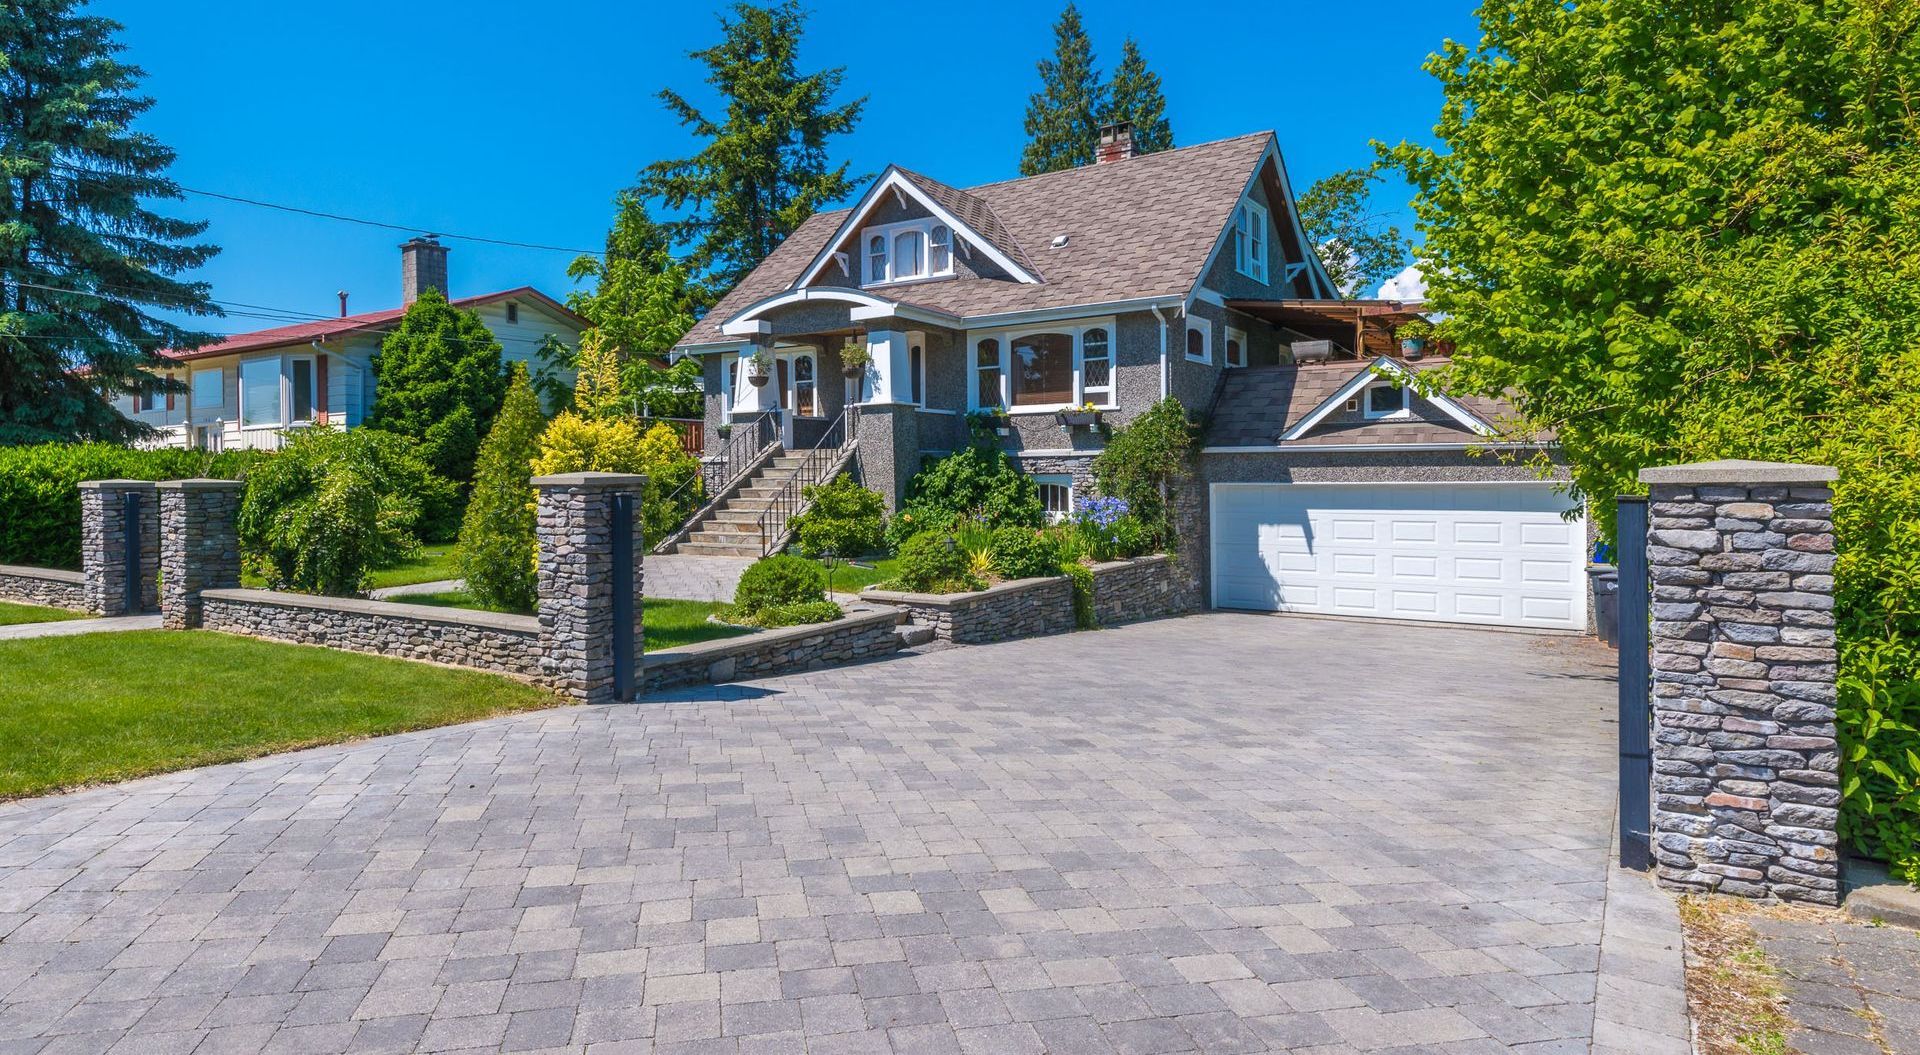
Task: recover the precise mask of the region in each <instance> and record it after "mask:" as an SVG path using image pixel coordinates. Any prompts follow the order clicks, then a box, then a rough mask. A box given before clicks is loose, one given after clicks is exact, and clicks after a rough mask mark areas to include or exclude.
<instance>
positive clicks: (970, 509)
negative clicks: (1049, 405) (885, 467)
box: [887, 444, 1047, 547]
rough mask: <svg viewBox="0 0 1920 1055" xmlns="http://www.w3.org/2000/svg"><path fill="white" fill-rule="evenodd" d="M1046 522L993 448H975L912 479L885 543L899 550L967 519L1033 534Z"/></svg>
mask: <svg viewBox="0 0 1920 1055" xmlns="http://www.w3.org/2000/svg"><path fill="white" fill-rule="evenodd" d="M1046 516H1047V514H1046V509H1045V507H1043V506H1042V505H1041V504H1040V491H1039V488H1038V487H1036V486H1035V485H1034V482H1033V480H1032V479H1031V478H1030V477H1028V476H1027V475H1026V474H1025V473H1022V472H1021V471H1020V470H1019V469H1017V468H1015V467H1014V464H1013V461H1012V459H1010V458H1008V457H1007V456H1006V454H1005V453H1003V452H1002V451H1001V450H1000V449H999V448H997V447H988V446H985V445H980V444H975V445H972V446H968V447H964V448H962V449H960V450H957V451H955V452H953V453H952V454H949V455H947V456H946V457H944V458H938V459H934V460H931V461H928V462H927V463H926V465H925V466H923V467H922V468H921V470H920V471H919V472H918V473H916V474H914V477H913V480H912V482H911V483H909V484H908V485H907V497H906V500H905V502H903V503H902V505H901V509H900V513H899V515H898V516H895V517H894V518H893V520H892V521H891V522H890V523H889V524H888V525H887V539H888V541H889V542H891V543H892V544H893V545H894V546H895V547H899V546H900V545H901V544H902V543H904V542H905V541H906V540H907V539H910V538H912V537H913V536H915V535H918V534H921V533H923V532H928V531H934V532H941V531H950V530H952V528H953V526H954V525H955V524H958V523H960V522H961V521H963V520H969V519H972V520H979V521H982V522H984V523H986V524H988V525H991V526H993V527H1001V526H1004V525H1007V524H1013V525H1016V526H1019V527H1034V528H1037V527H1039V526H1040V525H1041V524H1042V523H1044V522H1045V521H1046Z"/></svg>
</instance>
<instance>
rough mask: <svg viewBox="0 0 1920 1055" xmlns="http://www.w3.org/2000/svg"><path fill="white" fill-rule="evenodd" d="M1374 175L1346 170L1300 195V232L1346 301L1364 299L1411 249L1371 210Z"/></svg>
mask: <svg viewBox="0 0 1920 1055" xmlns="http://www.w3.org/2000/svg"><path fill="white" fill-rule="evenodd" d="M1379 182H1380V175H1379V173H1377V172H1375V171H1374V170H1373V169H1372V168H1352V169H1345V170H1342V171H1340V172H1336V173H1334V174H1333V175H1331V176H1328V177H1326V178H1325V179H1321V180H1316V181H1315V182H1314V184H1313V186H1311V187H1308V188H1307V190H1306V193H1304V194H1302V195H1300V197H1299V199H1298V200H1297V201H1296V203H1295V204H1296V205H1297V206H1298V207H1299V209H1300V226H1302V227H1304V228H1306V231H1307V238H1308V239H1309V240H1310V241H1312V242H1313V243H1314V244H1315V245H1316V246H1318V247H1319V249H1320V261H1321V262H1322V263H1324V264H1326V265H1327V275H1328V277H1330V278H1332V279H1333V284H1334V287H1335V288H1337V289H1338V290H1340V292H1341V294H1342V295H1344V296H1346V297H1348V298H1353V297H1364V296H1369V295H1370V294H1371V291H1372V290H1374V289H1376V288H1378V287H1379V285H1380V283H1381V282H1383V281H1385V280H1386V279H1387V278H1388V277H1390V276H1392V275H1393V274H1395V273H1396V272H1398V271H1399V270H1400V269H1401V268H1403V267H1405V266H1406V263H1407V254H1408V253H1409V252H1410V251H1411V249H1412V246H1413V243H1412V242H1411V241H1410V240H1409V239H1408V238H1407V237H1406V236H1405V235H1403V234H1401V233H1400V228H1399V227H1397V226H1395V225H1393V224H1391V223H1388V222H1387V221H1386V219H1385V217H1383V216H1382V215H1381V214H1380V213H1379V212H1377V211H1375V210H1374V208H1373V189H1374V185H1375V184H1377V183H1379Z"/></svg>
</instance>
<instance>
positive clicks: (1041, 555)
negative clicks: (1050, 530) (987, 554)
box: [993, 525, 1060, 579]
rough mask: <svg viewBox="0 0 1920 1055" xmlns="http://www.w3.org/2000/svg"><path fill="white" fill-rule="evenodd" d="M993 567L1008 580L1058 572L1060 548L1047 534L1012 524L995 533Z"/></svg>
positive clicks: (1056, 573)
mask: <svg viewBox="0 0 1920 1055" xmlns="http://www.w3.org/2000/svg"><path fill="white" fill-rule="evenodd" d="M993 566H994V569H995V570H996V571H998V572H999V573H1000V574H1001V575H1002V576H1004V577H1005V578H1008V579H1031V578H1034V577H1036V576H1041V575H1058V574H1059V573H1060V551H1059V549H1058V548H1056V547H1055V546H1054V544H1053V540H1052V539H1051V538H1050V537H1048V536H1047V535H1046V534H1045V533H1043V532H1040V531H1036V530H1034V529H1033V528H1023V527H1013V526H1011V525H1009V526H1007V527H1003V528H1000V529H999V530H997V531H995V532H994V533H993Z"/></svg>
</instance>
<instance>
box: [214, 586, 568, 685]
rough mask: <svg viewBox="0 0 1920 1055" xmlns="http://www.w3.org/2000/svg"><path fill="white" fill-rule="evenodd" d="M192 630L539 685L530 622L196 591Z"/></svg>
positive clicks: (535, 624) (536, 634)
mask: <svg viewBox="0 0 1920 1055" xmlns="http://www.w3.org/2000/svg"><path fill="white" fill-rule="evenodd" d="M200 625H201V626H202V627H204V628H206V629H208V630H223V631H226V632H227V633H231V634H246V635H249V636H251V637H262V638H269V639H271V640H274V641H291V642H294V643H295V644H302V645H324V646H326V647H328V648H337V649H343V650H345V651H348V652H367V653H372V654H373V655H377V656H393V657H395V658H398V659H413V660H424V661H426V662H428V663H441V664H446V665H450V666H459V667H474V668H477V669H479V670H488V671H493V672H495V673H499V674H510V675H513V676H514V677H518V678H525V679H527V680H530V681H540V680H543V679H542V676H541V669H540V658H541V651H540V622H539V620H537V619H535V618H534V617H533V616H530V615H504V614H501V613H498V612H478V611H470V610H466V609H459V608H436V607H433V606H431V605H424V604H394V603H391V602H388V601H363V600H360V599H358V598H353V597H316V596H312V595H310V594H301V593H277V592H274V591H271V590H202V591H201V592H200Z"/></svg>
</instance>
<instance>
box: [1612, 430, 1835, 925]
mask: <svg viewBox="0 0 1920 1055" xmlns="http://www.w3.org/2000/svg"><path fill="white" fill-rule="evenodd" d="M1835 476H1836V474H1835V473H1834V471H1833V470H1831V469H1827V468H1824V467H1820V466H1804V465H1774V464H1769V463H1754V462H1724V463H1708V464H1706V465H1696V466H1676V467H1672V468H1662V469H1649V470H1646V471H1644V472H1643V473H1642V474H1641V479H1642V480H1643V481H1644V482H1646V483H1647V484H1649V485H1650V487H1651V492H1652V494H1651V497H1650V499H1649V508H1648V524H1649V531H1648V540H1647V560H1648V565H1649V573H1650V576H1651V578H1652V580H1653V636H1652V639H1651V646H1650V650H1651V657H1650V658H1651V663H1652V667H1653V701H1652V702H1653V781H1654V789H1653V790H1654V816H1653V843H1654V845H1653V852H1654V860H1655V862H1656V866H1657V868H1658V874H1659V878H1660V880H1661V882H1662V883H1664V884H1666V885H1668V886H1672V887H1678V888H1681V889H1689V890H1708V891H1717V892H1719V893H1724V894H1738V895H1743V896H1747V897H1777V898H1782V899H1786V900H1795V901H1812V902H1818V903H1821V904H1827V905H1831V904H1836V903H1838V900H1839V876H1840V872H1839V838H1838V835H1837V832H1836V827H1837V825H1838V822H1839V807H1840V786H1839V783H1840V780H1839V755H1838V753H1837V751H1838V748H1837V743H1836V739H1835V730H1834V703H1835V700H1836V698H1837V697H1836V692H1835V685H1834V681H1835V675H1836V665H1837V653H1836V651H1835V642H1834V630H1833V627H1834V618H1833V566H1834V559H1835V558H1834V535H1833V504H1832V499H1833V491H1832V488H1831V486H1830V484H1831V482H1832V481H1833V480H1834V479H1835Z"/></svg>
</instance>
